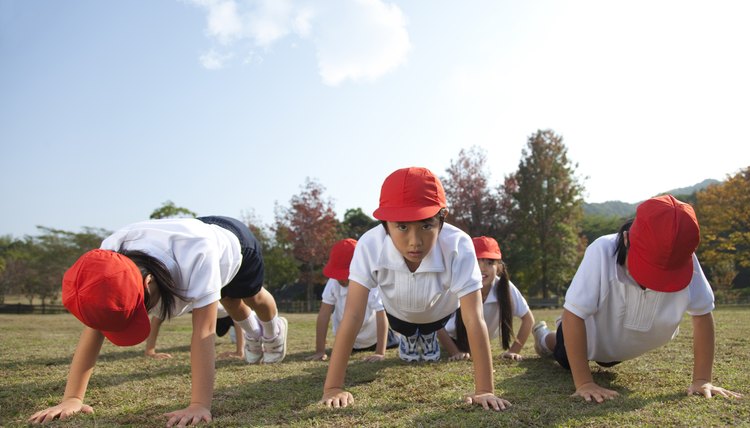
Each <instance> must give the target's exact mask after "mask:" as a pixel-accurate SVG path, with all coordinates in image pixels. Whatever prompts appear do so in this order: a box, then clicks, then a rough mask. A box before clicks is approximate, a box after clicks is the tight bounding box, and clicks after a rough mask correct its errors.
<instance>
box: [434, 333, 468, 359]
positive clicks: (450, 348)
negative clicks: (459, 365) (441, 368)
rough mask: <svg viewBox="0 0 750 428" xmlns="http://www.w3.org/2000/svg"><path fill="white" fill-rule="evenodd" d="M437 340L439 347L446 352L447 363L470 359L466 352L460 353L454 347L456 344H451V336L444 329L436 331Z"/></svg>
mask: <svg viewBox="0 0 750 428" xmlns="http://www.w3.org/2000/svg"><path fill="white" fill-rule="evenodd" d="M437 338H438V342H440V347H442V348H443V349H445V350H446V351H447V352H448V361H458V360H468V359H469V358H471V355H469V353H468V352H461V351H460V350H459V349H458V346H456V343H455V342H453V339H451V336H450V335H449V334H448V332H447V331H445V329H444V328H441V329H440V330H438V332H437Z"/></svg>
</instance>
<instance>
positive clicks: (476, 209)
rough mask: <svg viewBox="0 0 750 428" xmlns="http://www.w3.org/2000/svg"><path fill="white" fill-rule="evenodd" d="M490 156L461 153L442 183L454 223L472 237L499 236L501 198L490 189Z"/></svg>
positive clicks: (473, 149)
mask: <svg viewBox="0 0 750 428" xmlns="http://www.w3.org/2000/svg"><path fill="white" fill-rule="evenodd" d="M486 163H487V154H486V152H485V150H483V149H481V148H479V147H476V146H474V147H471V148H470V149H469V150H468V151H467V150H464V149H461V151H460V152H459V153H458V159H457V160H455V161H453V160H452V161H451V164H450V167H449V168H448V169H446V170H445V171H446V173H447V174H448V175H447V176H445V177H443V178H442V179H441V181H442V183H443V187H444V188H445V197H446V199H447V200H448V212H449V217H450V222H451V224H453V225H454V226H456V227H458V228H460V229H461V230H463V231H464V232H466V233H468V234H469V235H470V236H472V237H475V236H482V235H485V236H492V237H495V236H497V232H498V218H497V216H498V210H499V197H498V196H497V193H496V191H493V190H492V189H491V188H490V186H489V173H488V172H487V168H486Z"/></svg>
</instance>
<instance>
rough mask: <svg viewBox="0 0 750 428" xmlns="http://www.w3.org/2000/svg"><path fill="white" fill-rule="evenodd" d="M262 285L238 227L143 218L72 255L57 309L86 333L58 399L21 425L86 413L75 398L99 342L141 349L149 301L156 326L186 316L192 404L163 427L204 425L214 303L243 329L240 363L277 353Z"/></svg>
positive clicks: (276, 324) (282, 346) (227, 221)
mask: <svg viewBox="0 0 750 428" xmlns="http://www.w3.org/2000/svg"><path fill="white" fill-rule="evenodd" d="M262 284H263V259H262V257H261V254H260V245H259V243H258V241H257V240H256V239H255V237H254V236H253V235H252V233H250V230H249V229H248V228H247V227H246V226H245V225H243V224H242V223H241V222H240V221H238V220H235V219H232V218H228V217H202V218H197V219H195V218H180V219H163V220H149V221H143V222H140V223H135V224H132V225H129V226H126V227H124V228H123V229H121V230H119V231H117V232H115V233H114V234H113V235H111V236H110V237H108V238H107V239H105V240H104V242H102V245H101V249H98V250H92V251H89V252H87V253H86V254H84V255H83V256H81V258H79V259H78V261H77V262H76V263H75V264H74V265H73V266H72V267H71V268H70V269H69V270H68V271H67V272H66V273H65V276H64V277H63V286H62V295H63V304H64V305H65V306H66V308H68V310H69V311H70V312H71V313H72V314H73V315H75V316H76V318H78V319H79V320H80V321H81V322H83V323H84V324H85V325H86V328H84V331H83V333H82V335H81V338H80V339H79V342H78V347H77V348H76V352H75V355H74V356H73V362H72V364H71V367H70V372H69V374H68V383H67V385H66V387H65V394H64V396H63V400H62V402H61V403H60V404H58V405H57V406H54V407H50V408H48V409H45V410H42V411H40V412H37V413H35V414H34V415H32V416H31V418H30V419H29V421H30V422H34V423H43V422H48V421H50V420H53V419H55V418H57V417H60V418H61V419H64V418H67V417H70V416H72V415H73V414H75V413H78V412H81V411H82V412H84V413H92V412H93V409H92V408H91V407H90V406H88V405H85V404H84V403H83V398H84V395H85V393H86V388H87V386H88V382H89V378H90V377H91V374H92V372H93V369H94V364H95V362H96V358H97V356H98V355H99V352H100V350H101V346H102V343H103V340H104V338H105V337H106V338H107V339H109V340H110V341H111V342H112V343H114V344H115V345H118V346H132V345H136V344H138V343H141V342H143V340H145V339H146V337H148V335H149V331H150V327H149V318H148V311H149V310H150V309H152V308H154V307H156V305H157V304H159V305H160V306H159V318H161V319H169V318H171V317H172V316H176V315H179V314H180V313H182V312H183V311H186V310H187V309H189V308H191V307H192V309H193V315H192V324H193V334H192V341H191V346H190V361H191V372H192V398H191V400H190V405H189V406H188V407H187V408H185V409H182V410H177V411H174V412H171V413H168V414H166V415H165V416H167V417H168V418H169V420H168V421H167V426H168V427H170V426H172V425H176V424H179V425H180V426H184V425H186V424H197V423H200V422H201V421H206V422H210V421H211V401H212V396H213V386H214V361H215V355H214V330H215V325H216V314H217V305H218V302H219V300H221V303H222V305H223V306H224V308H225V309H226V310H227V312H228V313H229V314H230V315H231V316H232V318H233V319H234V320H236V321H238V323H239V324H240V325H241V326H242V329H243V330H245V333H246V334H247V336H248V337H247V341H248V342H250V341H254V342H255V343H256V344H258V345H260V346H256V347H250V346H249V345H248V348H247V349H246V352H245V354H246V357H247V355H248V354H250V355H251V356H252V358H257V360H258V361H260V360H263V361H264V362H265V363H274V362H278V361H281V360H282V359H283V358H284V356H285V355H286V336H287V322H286V319H284V318H281V317H279V316H278V312H277V309H276V302H275V301H274V299H273V296H271V294H270V293H269V292H268V291H266V290H265V289H264V288H263V285H262ZM248 305H249V307H248ZM250 308H252V309H253V312H254V313H256V314H257V316H258V318H259V319H260V320H261V322H260V325H259V324H258V323H257V320H256V319H255V318H253V317H251V314H250Z"/></svg>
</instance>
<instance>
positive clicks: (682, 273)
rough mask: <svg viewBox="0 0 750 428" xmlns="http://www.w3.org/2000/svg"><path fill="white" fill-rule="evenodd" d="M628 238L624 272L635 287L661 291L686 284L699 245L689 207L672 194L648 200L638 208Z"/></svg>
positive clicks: (671, 289)
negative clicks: (634, 282)
mask: <svg viewBox="0 0 750 428" xmlns="http://www.w3.org/2000/svg"><path fill="white" fill-rule="evenodd" d="M628 237H629V242H630V248H629V249H628V271H629V272H630V275H632V276H633V279H635V280H636V282H638V284H640V285H642V286H644V287H646V288H650V289H651V290H655V291H663V292H673V291H680V290H682V289H683V288H685V287H687V286H688V284H690V280H691V278H692V277H693V253H694V252H695V249H696V248H698V243H699V242H700V229H699V228H698V220H696V218H695V211H693V207H691V206H690V205H688V204H686V203H684V202H680V201H678V200H677V199H675V198H674V197H673V196H672V195H664V196H658V197H655V198H651V199H649V200H647V201H645V202H643V203H642V204H641V205H639V206H638V209H637V210H636V213H635V220H634V221H633V225H632V226H630V231H629V232H628Z"/></svg>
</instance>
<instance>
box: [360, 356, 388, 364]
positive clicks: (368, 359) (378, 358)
mask: <svg viewBox="0 0 750 428" xmlns="http://www.w3.org/2000/svg"><path fill="white" fill-rule="evenodd" d="M383 360H385V355H383V354H372V355H368V356H366V357H364V358H362V361H365V362H368V363H377V362H378V361H383Z"/></svg>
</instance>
